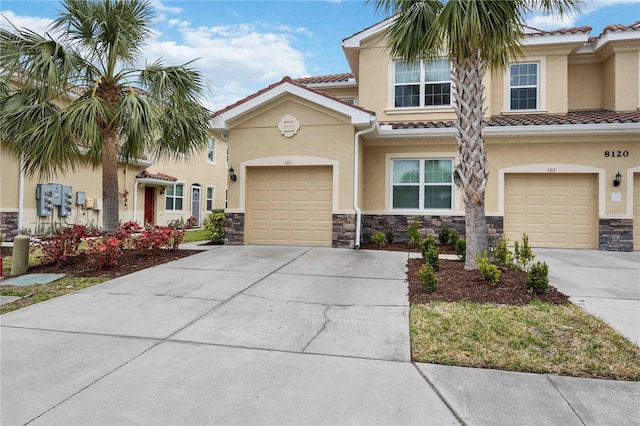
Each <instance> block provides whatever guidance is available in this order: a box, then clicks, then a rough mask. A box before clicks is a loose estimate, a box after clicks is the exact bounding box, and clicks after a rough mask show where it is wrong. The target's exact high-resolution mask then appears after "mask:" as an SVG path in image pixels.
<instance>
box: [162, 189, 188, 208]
mask: <svg viewBox="0 0 640 426" xmlns="http://www.w3.org/2000/svg"><path fill="white" fill-rule="evenodd" d="M164 198H165V209H166V210H182V203H183V201H184V184H182V183H178V184H175V185H173V186H168V187H167V192H166V193H165V196H164Z"/></svg>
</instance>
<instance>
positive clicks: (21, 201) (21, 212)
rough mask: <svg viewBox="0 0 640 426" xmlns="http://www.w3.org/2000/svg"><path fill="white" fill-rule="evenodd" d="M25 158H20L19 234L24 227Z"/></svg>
mask: <svg viewBox="0 0 640 426" xmlns="http://www.w3.org/2000/svg"><path fill="white" fill-rule="evenodd" d="M23 221H24V157H23V156H22V155H21V156H20V176H19V177H18V234H20V232H21V231H22V228H23V227H24V224H23Z"/></svg>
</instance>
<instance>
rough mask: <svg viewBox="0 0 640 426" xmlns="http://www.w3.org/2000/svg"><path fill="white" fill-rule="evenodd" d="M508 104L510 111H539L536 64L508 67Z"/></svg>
mask: <svg viewBox="0 0 640 426" xmlns="http://www.w3.org/2000/svg"><path fill="white" fill-rule="evenodd" d="M509 74H510V77H509V102H510V109H511V110H512V111H514V110H527V109H539V105H540V104H539V99H538V98H539V96H538V88H539V86H540V84H539V81H540V80H539V78H538V77H539V73H538V63H536V62H530V63H522V64H511V65H510V66H509Z"/></svg>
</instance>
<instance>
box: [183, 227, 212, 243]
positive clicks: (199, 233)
mask: <svg viewBox="0 0 640 426" xmlns="http://www.w3.org/2000/svg"><path fill="white" fill-rule="evenodd" d="M208 239H209V238H207V236H206V233H205V230H204V229H189V230H187V231H185V233H184V238H183V240H182V242H183V243H193V242H196V241H207V240H208Z"/></svg>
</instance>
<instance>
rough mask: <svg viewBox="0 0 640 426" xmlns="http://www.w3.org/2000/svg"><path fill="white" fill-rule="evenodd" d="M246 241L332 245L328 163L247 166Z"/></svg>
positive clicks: (330, 173) (330, 174)
mask: <svg viewBox="0 0 640 426" xmlns="http://www.w3.org/2000/svg"><path fill="white" fill-rule="evenodd" d="M248 180H249V181H248V188H247V224H246V243H247V244H276V245H309V246H331V234H332V196H333V180H332V169H331V167H255V168H249V169H248Z"/></svg>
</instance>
